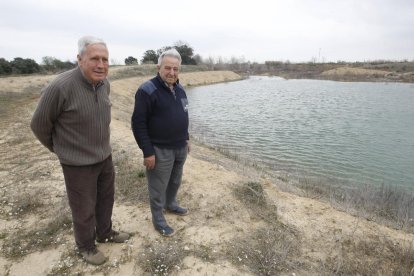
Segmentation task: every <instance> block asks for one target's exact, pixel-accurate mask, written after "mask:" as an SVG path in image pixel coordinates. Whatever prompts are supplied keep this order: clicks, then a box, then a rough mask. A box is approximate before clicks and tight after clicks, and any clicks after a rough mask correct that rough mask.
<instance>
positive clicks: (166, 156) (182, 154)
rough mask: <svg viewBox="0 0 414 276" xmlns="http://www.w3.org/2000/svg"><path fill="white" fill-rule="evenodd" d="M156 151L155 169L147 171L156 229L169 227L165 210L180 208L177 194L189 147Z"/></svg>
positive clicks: (153, 220)
mask: <svg viewBox="0 0 414 276" xmlns="http://www.w3.org/2000/svg"><path fill="white" fill-rule="evenodd" d="M154 149H155V168H154V169H152V170H147V171H146V172H147V178H148V191H149V196H150V206H151V213H152V223H153V224H154V226H155V227H156V228H158V227H165V226H167V222H166V220H165V217H164V214H163V209H164V208H168V209H172V210H173V209H175V208H176V207H178V203H177V192H178V188H180V185H181V178H182V175H183V167H184V163H185V160H186V158H187V152H188V148H187V146H185V147H183V148H180V149H163V148H158V147H154Z"/></svg>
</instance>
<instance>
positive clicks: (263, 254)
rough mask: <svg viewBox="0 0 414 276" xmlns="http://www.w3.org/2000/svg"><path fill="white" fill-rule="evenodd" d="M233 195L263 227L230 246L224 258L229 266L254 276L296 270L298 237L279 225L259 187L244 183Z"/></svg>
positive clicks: (235, 240) (292, 231)
mask: <svg viewBox="0 0 414 276" xmlns="http://www.w3.org/2000/svg"><path fill="white" fill-rule="evenodd" d="M234 194H235V196H236V198H237V199H238V200H240V201H241V202H242V203H243V204H244V206H245V208H246V209H247V210H249V212H251V213H253V214H254V215H255V216H257V217H259V218H261V219H262V220H263V221H264V222H265V225H266V226H264V227H262V228H259V229H256V230H255V231H254V232H253V233H251V234H248V235H247V236H240V237H237V238H235V239H234V240H233V241H231V242H230V243H229V245H228V248H227V255H228V256H230V260H231V261H232V263H234V264H235V265H237V266H238V267H247V268H248V269H249V270H250V271H251V272H253V273H254V274H256V275H277V274H279V273H281V272H287V271H290V270H292V269H293V268H295V266H296V265H297V264H296V261H295V254H298V253H299V251H300V250H299V249H300V246H299V242H298V233H297V231H295V230H294V229H293V228H291V227H288V226H287V225H285V224H283V223H281V222H280V221H278V219H277V211H276V206H272V205H269V204H268V202H267V199H266V194H265V192H264V190H263V188H262V186H261V184H260V183H258V182H248V183H245V184H243V185H241V186H238V187H236V188H235V189H234Z"/></svg>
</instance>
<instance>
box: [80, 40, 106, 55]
mask: <svg viewBox="0 0 414 276" xmlns="http://www.w3.org/2000/svg"><path fill="white" fill-rule="evenodd" d="M91 44H102V45H104V46H105V48H107V47H106V43H105V41H103V39H101V38H97V37H94V36H90V35H88V36H84V37H81V38H80V39H79V41H78V54H79V55H80V56H81V55H82V54H83V53H84V52H85V51H86V48H87V47H88V46H89V45H91Z"/></svg>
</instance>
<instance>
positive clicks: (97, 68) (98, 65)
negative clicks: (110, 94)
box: [78, 44, 109, 84]
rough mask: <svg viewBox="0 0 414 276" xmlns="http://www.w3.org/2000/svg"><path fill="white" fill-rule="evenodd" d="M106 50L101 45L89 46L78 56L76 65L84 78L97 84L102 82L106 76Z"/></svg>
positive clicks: (107, 64) (107, 65)
mask: <svg viewBox="0 0 414 276" xmlns="http://www.w3.org/2000/svg"><path fill="white" fill-rule="evenodd" d="M108 56H109V54H108V49H107V48H106V47H105V45H103V44H91V45H88V47H86V51H85V52H84V53H83V54H82V55H81V56H80V55H78V64H79V67H80V68H81V69H82V72H83V74H84V75H85V77H86V78H87V79H88V80H89V81H90V82H92V83H93V84H97V83H98V82H100V81H103V80H104V79H105V78H106V76H107V75H108V68H109V63H108Z"/></svg>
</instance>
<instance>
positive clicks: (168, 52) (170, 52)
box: [158, 48, 181, 66]
mask: <svg viewBox="0 0 414 276" xmlns="http://www.w3.org/2000/svg"><path fill="white" fill-rule="evenodd" d="M164 57H173V58H176V59H178V61H179V65H181V55H180V53H179V52H178V51H177V50H176V49H175V48H171V49H169V50H166V51H164V52H162V54H161V55H160V56H159V57H158V66H161V62H162V59H163V58H164Z"/></svg>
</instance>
